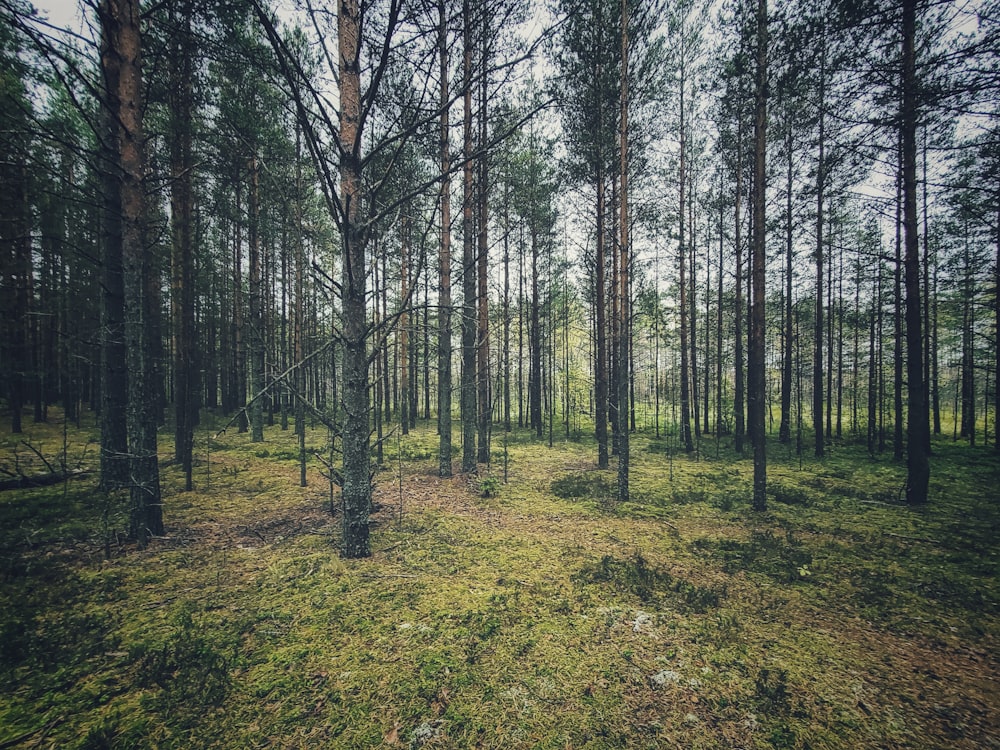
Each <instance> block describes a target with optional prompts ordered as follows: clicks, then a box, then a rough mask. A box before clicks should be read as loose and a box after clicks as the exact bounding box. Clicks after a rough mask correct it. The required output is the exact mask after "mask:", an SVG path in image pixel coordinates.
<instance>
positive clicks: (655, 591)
mask: <svg viewBox="0 0 1000 750" xmlns="http://www.w3.org/2000/svg"><path fill="white" fill-rule="evenodd" d="M575 578H576V579H577V580H578V581H581V582H583V583H610V584H613V585H614V587H615V588H616V589H618V590H619V591H625V592H628V593H630V594H634V595H635V596H637V597H639V599H640V600H641V601H643V602H645V603H650V602H652V603H662V602H664V601H667V600H670V601H672V602H673V603H675V604H678V605H680V606H681V608H683V609H686V610H689V611H692V612H706V611H708V610H709V609H711V608H714V607H718V606H719V601H720V600H721V598H722V597H723V596H725V590H724V589H721V590H720V589H717V588H715V587H706V586H699V585H697V584H694V583H691V582H690V581H685V580H684V579H682V578H675V577H674V576H673V575H671V574H670V573H669V572H668V571H666V570H663V569H662V568H659V567H655V566H651V565H650V564H649V563H648V562H647V561H646V558H645V557H643V556H642V554H641V553H639V552H637V553H636V554H635V555H634V556H633V557H632V559H630V560H619V559H617V558H615V557H614V556H613V555H605V556H604V557H602V558H601V561H600V562H599V563H596V564H590V565H584V566H583V568H581V569H580V572H579V573H577V574H576V576H575Z"/></svg>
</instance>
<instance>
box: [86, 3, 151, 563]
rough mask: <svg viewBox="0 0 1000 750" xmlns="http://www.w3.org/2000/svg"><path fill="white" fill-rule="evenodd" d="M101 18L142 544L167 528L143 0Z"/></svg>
mask: <svg viewBox="0 0 1000 750" xmlns="http://www.w3.org/2000/svg"><path fill="white" fill-rule="evenodd" d="M99 18H100V22H101V27H102V34H103V40H102V45H101V63H102V68H103V69H104V70H105V71H107V73H108V75H107V76H106V78H105V85H106V86H107V88H108V91H107V102H108V105H109V108H110V111H111V113H112V115H113V117H114V118H115V120H116V122H117V127H116V129H115V130H116V132H115V140H116V148H115V155H116V158H117V167H118V170H117V171H118V175H119V179H120V191H121V192H120V195H121V230H122V270H123V281H124V289H125V299H124V303H125V304H124V313H125V347H126V366H127V368H128V373H129V378H128V399H127V402H128V403H127V412H126V415H127V416H126V425H127V432H128V454H129V476H130V501H131V502H130V514H129V531H130V533H131V535H132V536H133V537H134V538H135V539H136V540H137V541H138V543H139V545H140V546H143V547H144V546H145V545H146V544H147V542H148V541H149V538H150V537H151V536H162V535H163V508H162V505H161V500H160V473H159V463H158V461H157V454H156V427H157V421H156V411H155V410H156V404H155V403H154V401H155V399H156V398H157V395H158V393H157V389H156V384H155V382H154V376H155V369H154V367H153V363H152V362H151V361H150V356H149V355H150V352H151V351H152V349H153V347H152V346H151V343H150V338H151V334H152V333H153V331H152V330H151V328H152V326H151V323H152V321H151V320H150V319H149V316H148V313H149V304H148V300H147V295H148V294H149V289H150V286H151V284H150V282H149V276H150V275H151V258H150V253H149V252H147V250H146V246H145V239H146V237H145V231H144V221H145V173H146V162H145V153H144V150H145V139H144V135H143V129H142V112H143V107H142V93H143V89H142V72H141V71H142V68H141V41H140V32H139V22H140V18H139V3H138V1H137V0H102V2H101V4H100V7H99Z"/></svg>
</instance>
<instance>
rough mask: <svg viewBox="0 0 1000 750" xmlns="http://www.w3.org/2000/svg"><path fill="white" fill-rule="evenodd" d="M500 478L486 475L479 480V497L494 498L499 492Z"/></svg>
mask: <svg viewBox="0 0 1000 750" xmlns="http://www.w3.org/2000/svg"><path fill="white" fill-rule="evenodd" d="M500 487H501V482H500V477H497V476H494V475H493V474H487V475H486V476H485V477H483V478H482V479H480V480H479V497H484V498H486V497H495V496H496V494H497V493H498V492H500Z"/></svg>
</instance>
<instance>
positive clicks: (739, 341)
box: [681, 116, 746, 455]
mask: <svg viewBox="0 0 1000 750" xmlns="http://www.w3.org/2000/svg"><path fill="white" fill-rule="evenodd" d="M738 117H739V121H738V122H737V127H736V195H735V201H734V204H735V205H734V213H735V215H736V227H735V246H736V315H735V319H734V321H733V328H734V333H733V348H734V352H733V361H734V366H735V374H734V379H735V381H736V383H735V387H734V393H733V400H734V401H735V404H734V412H735V425H734V428H733V433H734V435H733V447H734V449H735V450H736V452H737V453H738V454H740V455H742V454H743V437H744V432H745V429H746V427H745V424H744V418H745V413H746V410H745V408H744V404H745V400H746V397H745V391H744V375H743V220H742V217H741V216H740V204H741V203H742V201H743V117H742V116H738ZM683 286H684V285H683V284H681V288H682V289H683ZM681 308H682V309H683V305H682V306H681Z"/></svg>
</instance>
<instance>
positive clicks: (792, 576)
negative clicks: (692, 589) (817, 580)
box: [696, 530, 812, 583]
mask: <svg viewBox="0 0 1000 750" xmlns="http://www.w3.org/2000/svg"><path fill="white" fill-rule="evenodd" d="M696 546H697V547H698V548H702V549H709V550H711V551H712V552H713V554H715V555H716V556H717V557H718V558H720V559H721V560H722V561H723V570H725V571H726V572H727V573H735V572H736V571H738V570H745V571H749V572H753V573H763V574H764V575H766V576H769V577H771V578H773V579H775V580H776V581H780V582H782V583H793V582H795V581H797V580H801V579H802V578H805V577H806V576H807V575H808V574H803V572H802V571H803V570H805V569H808V566H809V565H810V564H811V563H812V553H811V552H809V550H807V549H806V548H805V546H804V545H803V544H802V542H801V541H799V540H798V539H796V538H795V535H794V534H793V533H792V532H791V531H788V532H786V534H785V537H784V539H782V538H780V537H778V536H775V535H774V533H773V532H772V531H771V530H767V531H753V532H752V533H751V534H750V539H749V540H748V541H746V542H741V541H739V540H736V539H720V540H718V541H717V542H714V543H713V542H708V541H705V540H699V541H698V542H697V543H696Z"/></svg>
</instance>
